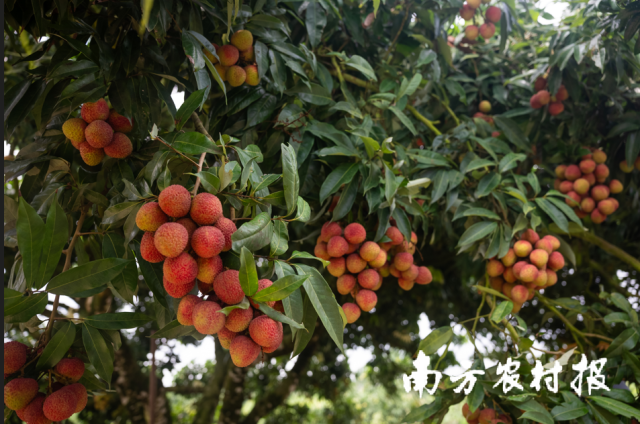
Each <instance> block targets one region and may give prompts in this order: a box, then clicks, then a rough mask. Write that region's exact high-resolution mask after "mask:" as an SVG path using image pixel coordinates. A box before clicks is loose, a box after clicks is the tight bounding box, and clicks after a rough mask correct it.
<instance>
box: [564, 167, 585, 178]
mask: <svg viewBox="0 0 640 424" xmlns="http://www.w3.org/2000/svg"><path fill="white" fill-rule="evenodd" d="M581 176H582V172H580V168H578V165H569V166H567V169H565V171H564V177H565V178H566V179H567V180H569V181H575V180H577V179H578V178H580V177H581Z"/></svg>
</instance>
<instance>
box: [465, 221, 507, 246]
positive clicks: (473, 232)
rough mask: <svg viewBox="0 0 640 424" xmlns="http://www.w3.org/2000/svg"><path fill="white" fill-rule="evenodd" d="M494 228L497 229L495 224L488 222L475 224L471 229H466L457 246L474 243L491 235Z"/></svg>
mask: <svg viewBox="0 0 640 424" xmlns="http://www.w3.org/2000/svg"><path fill="white" fill-rule="evenodd" d="M496 228H498V223H497V222H489V221H482V222H477V223H475V224H473V225H472V226H471V227H469V228H467V231H465V232H464V234H463V235H462V237H460V241H459V242H458V246H464V245H467V244H471V243H474V242H476V241H478V240H480V239H482V238H484V237H486V236H488V235H489V234H491V233H493V232H494V231H495V229H496Z"/></svg>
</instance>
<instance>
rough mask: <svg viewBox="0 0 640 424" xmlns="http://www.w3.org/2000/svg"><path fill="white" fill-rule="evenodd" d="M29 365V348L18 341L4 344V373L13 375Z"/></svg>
mask: <svg viewBox="0 0 640 424" xmlns="http://www.w3.org/2000/svg"><path fill="white" fill-rule="evenodd" d="M26 363H27V346H26V345H24V344H22V343H20V342H16V341H12V342H7V343H5V344H4V373H5V374H13V373H14V372H16V371H19V370H20V368H22V367H23V366H24V364H26Z"/></svg>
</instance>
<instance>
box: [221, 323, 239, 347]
mask: <svg viewBox="0 0 640 424" xmlns="http://www.w3.org/2000/svg"><path fill="white" fill-rule="evenodd" d="M237 335H238V334H237V333H234V332H233V331H231V330H229V329H228V328H227V327H224V328H222V329H221V330H220V331H218V340H219V341H220V344H221V345H222V347H223V348H225V349H227V350H229V347H230V346H231V342H232V341H233V339H235V338H236V336H237Z"/></svg>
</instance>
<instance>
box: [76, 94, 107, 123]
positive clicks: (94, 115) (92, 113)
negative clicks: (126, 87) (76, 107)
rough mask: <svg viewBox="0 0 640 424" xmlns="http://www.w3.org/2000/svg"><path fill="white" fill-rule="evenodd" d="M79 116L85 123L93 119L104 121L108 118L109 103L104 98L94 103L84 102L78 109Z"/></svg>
mask: <svg viewBox="0 0 640 424" xmlns="http://www.w3.org/2000/svg"><path fill="white" fill-rule="evenodd" d="M80 116H81V117H82V119H83V120H84V121H85V122H86V123H87V124H90V123H92V122H93V121H106V120H107V119H109V105H108V104H107V102H106V100H105V99H100V100H98V101H97V102H95V103H85V104H83V105H82V108H81V109H80Z"/></svg>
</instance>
